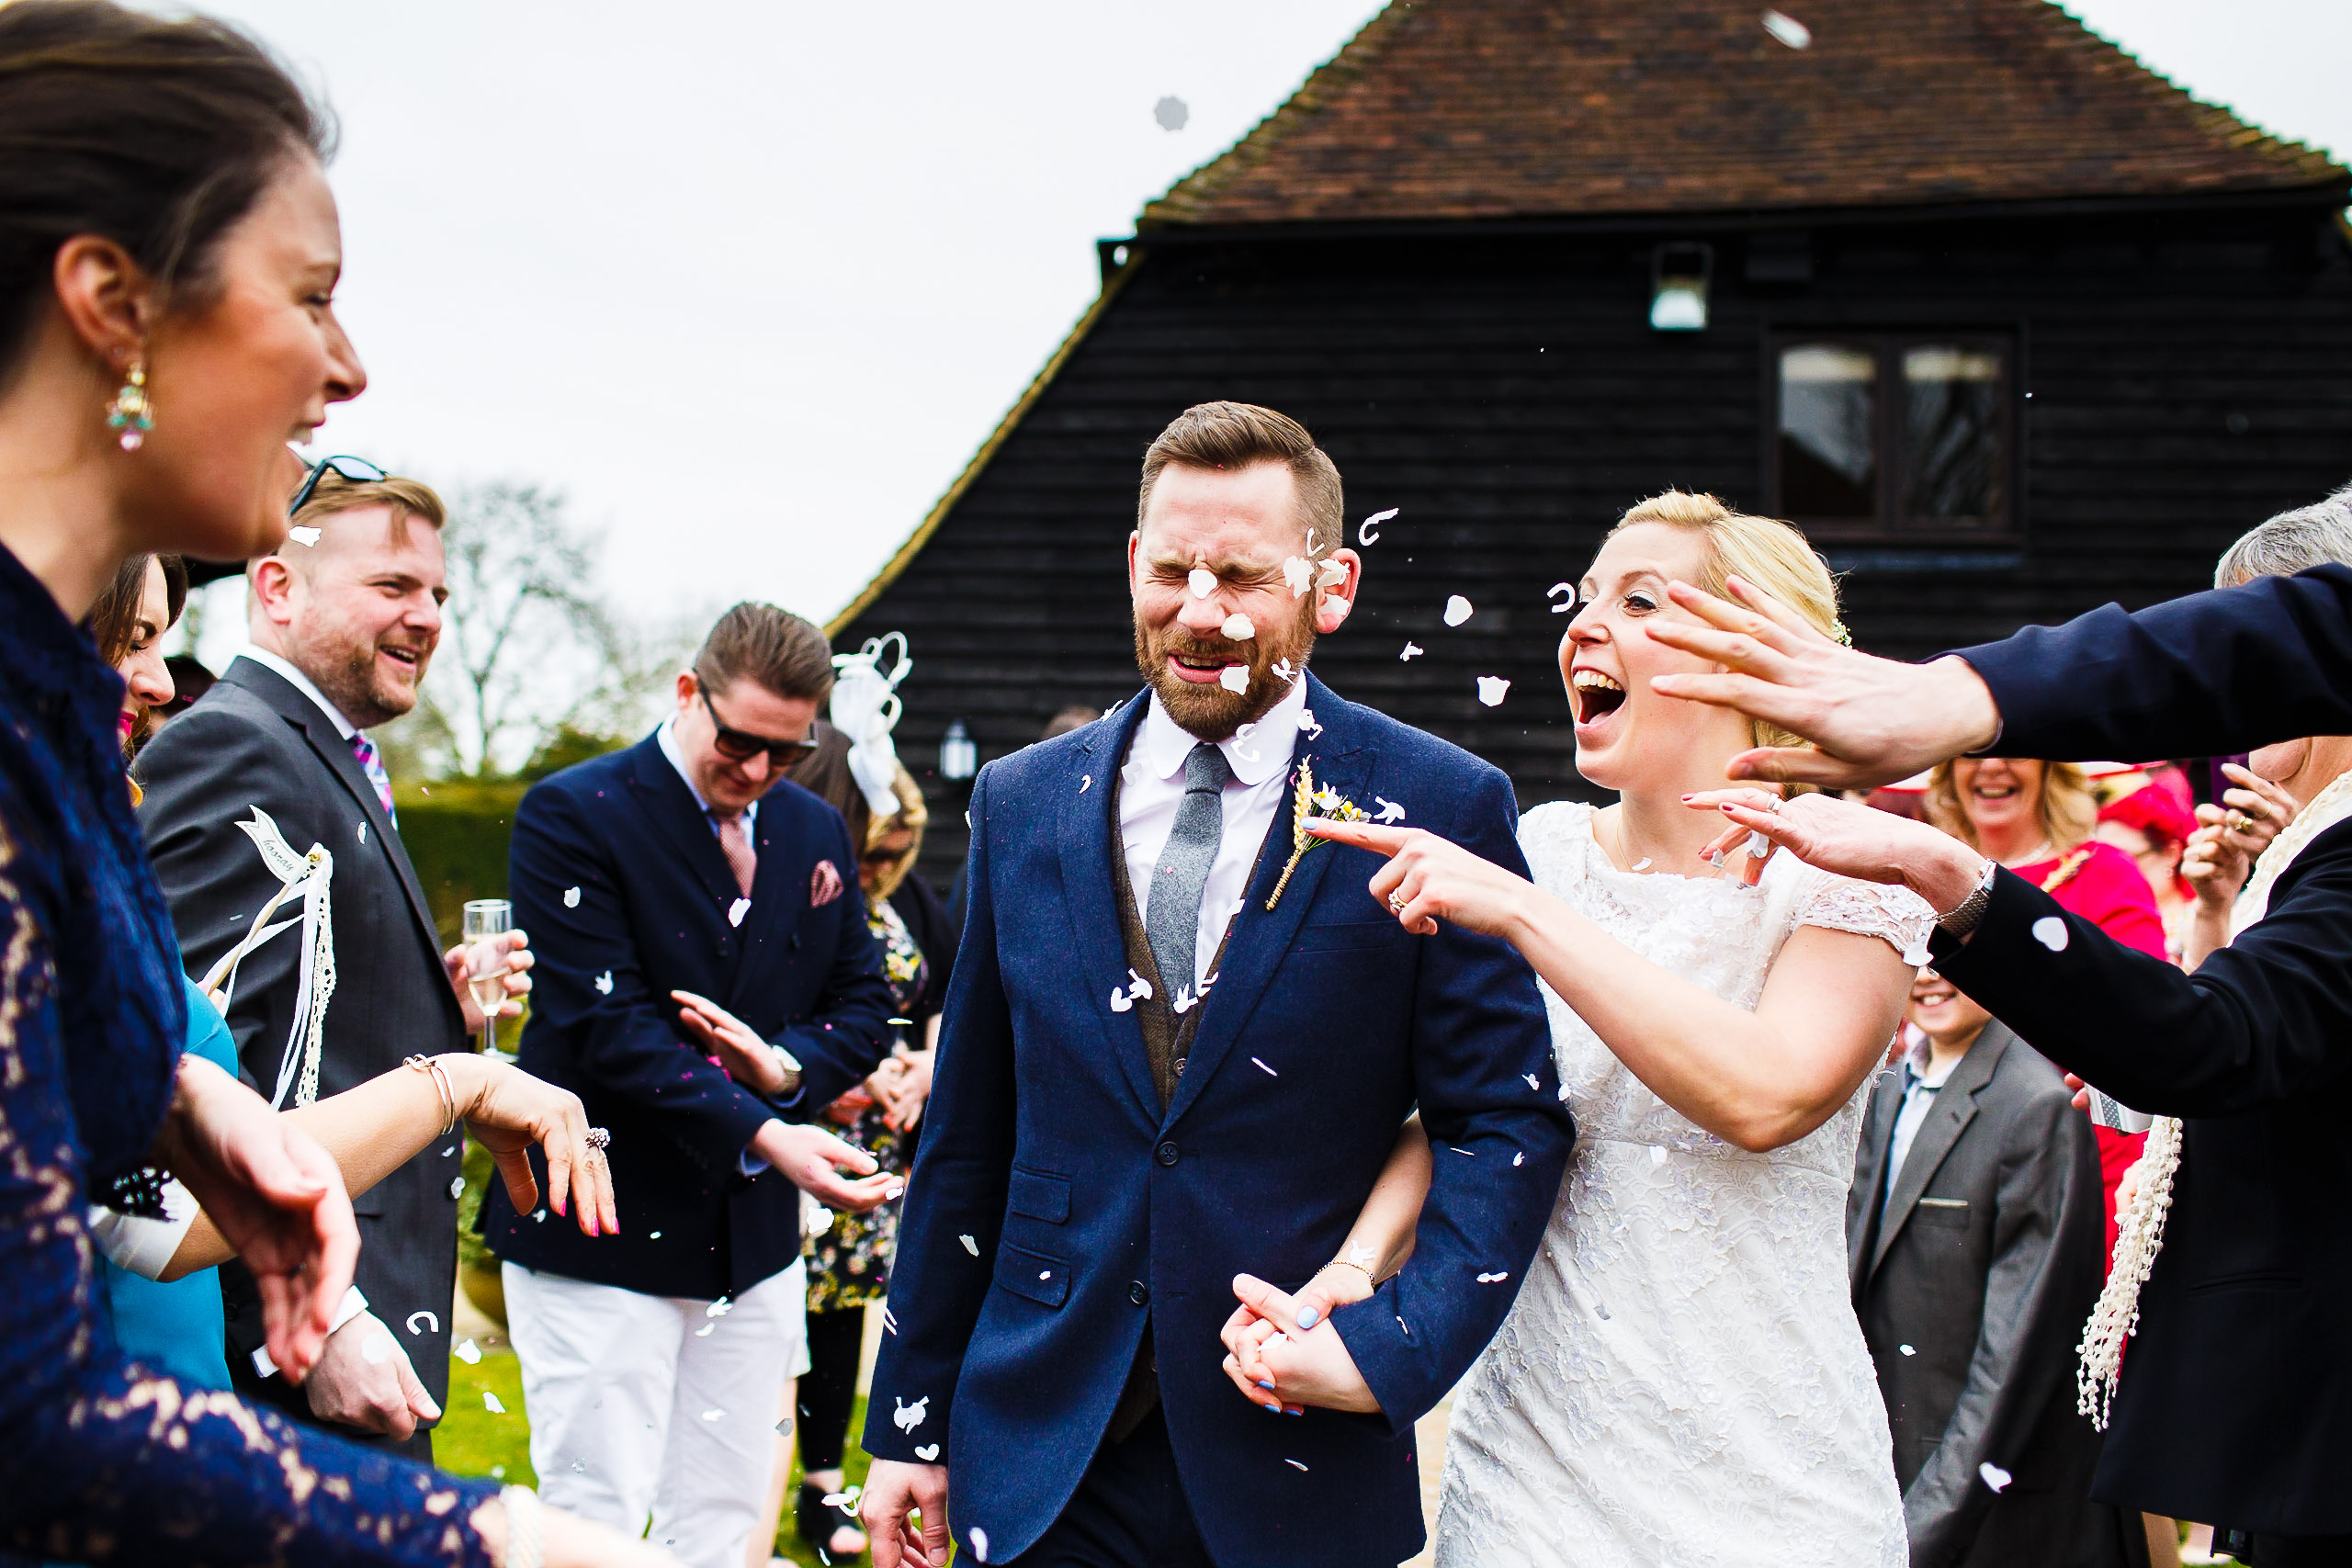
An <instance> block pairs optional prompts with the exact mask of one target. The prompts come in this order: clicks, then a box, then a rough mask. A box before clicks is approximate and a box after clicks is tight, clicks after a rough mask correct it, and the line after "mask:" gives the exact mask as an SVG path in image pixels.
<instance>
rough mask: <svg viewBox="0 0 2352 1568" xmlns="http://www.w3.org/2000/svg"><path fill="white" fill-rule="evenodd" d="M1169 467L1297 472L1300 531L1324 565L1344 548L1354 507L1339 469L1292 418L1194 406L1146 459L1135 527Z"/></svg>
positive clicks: (1251, 409) (1247, 406)
mask: <svg viewBox="0 0 2352 1568" xmlns="http://www.w3.org/2000/svg"><path fill="white" fill-rule="evenodd" d="M1170 463H1180V464H1182V465H1183V466H1184V467H1185V468H1209V469H1216V470H1222V471H1226V472H1235V471H1238V470H1239V469H1242V468H1249V467H1250V465H1252V464H1254V463H1280V464H1282V465H1283V467H1284V468H1288V469H1289V470H1290V477H1291V483H1292V485H1293V486H1294V487H1295V490H1296V491H1297V494H1298V513H1299V517H1298V525H1299V529H1300V532H1301V534H1302V536H1303V535H1304V534H1305V533H1306V531H1307V530H1309V529H1311V530H1313V532H1314V535H1315V547H1314V549H1313V550H1312V551H1310V552H1309V553H1310V554H1311V555H1312V556H1313V557H1314V558H1317V559H1318V560H1319V559H1321V558H1323V557H1325V556H1328V555H1329V554H1330V553H1331V552H1332V551H1333V550H1335V549H1337V548H1339V547H1340V544H1341V543H1342V541H1343V538H1344V536H1345V534H1346V532H1347V508H1346V504H1345V501H1344V498H1343V497H1342V496H1341V494H1340V469H1339V465H1337V464H1336V463H1334V462H1332V461H1331V458H1330V455H1329V453H1327V452H1325V451H1324V450H1323V448H1321V447H1320V446H1317V445H1315V437H1313V436H1312V435H1309V434H1306V426H1305V425H1303V424H1301V423H1298V421H1296V420H1295V419H1293V418H1291V417H1290V416H1289V415H1288V414H1282V413H1276V412H1274V411H1273V410H1272V409H1265V408H1260V407H1259V406H1258V405H1257V404H1255V403H1194V404H1193V406H1192V407H1191V408H1188V409H1186V410H1185V411H1184V412H1182V413H1180V414H1178V415H1177V416H1176V418H1175V420H1174V421H1173V422H1172V423H1170V425H1169V426H1168V428H1167V429H1165V430H1163V431H1161V432H1160V433H1159V437H1158V438H1157V439H1156V440H1154V441H1153V442H1152V444H1151V446H1149V447H1148V449H1147V450H1146V451H1145V453H1144V455H1143V484H1142V486H1141V488H1140V489H1139V490H1138V491H1137V492H1136V528H1137V529H1138V530H1140V529H1141V528H1142V527H1143V514H1144V513H1145V511H1146V510H1147V509H1148V507H1149V506H1150V505H1151V487H1152V486H1153V485H1154V484H1155V483H1157V482H1158V480H1159V471H1160V470H1161V469H1162V468H1166V467H1168V465H1170Z"/></svg>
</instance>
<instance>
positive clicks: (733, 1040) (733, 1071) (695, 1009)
mask: <svg viewBox="0 0 2352 1568" xmlns="http://www.w3.org/2000/svg"><path fill="white" fill-rule="evenodd" d="M670 999H671V1000H672V1001H673V1002H676V1003H677V1004H678V1005H679V1007H680V1008H681V1009H682V1011H681V1012H680V1013H679V1014H678V1021H679V1022H680V1023H682V1024H684V1026H685V1030H686V1032H687V1033H689V1034H691V1035H693V1036H694V1037H695V1043H698V1044H700V1045H701V1046H703V1047H704V1048H705V1049H706V1050H707V1051H708V1052H709V1053H710V1055H714V1056H716V1057H718V1065H719V1066H720V1067H721V1068H723V1069H724V1070H725V1071H726V1074H727V1076H728V1077H730V1078H733V1079H734V1080H735V1081H736V1082H737V1083H739V1084H742V1085H744V1086H745V1087H746V1088H748V1089H751V1090H752V1092H753V1093H754V1094H760V1095H775V1094H779V1093H781V1092H783V1089H784V1086H785V1068H784V1064H783V1063H781V1062H779V1061H777V1060H776V1055H775V1048H774V1047H773V1046H771V1045H769V1043H767V1042H766V1041H764V1040H763V1039H761V1038H760V1035H759V1032H758V1031H757V1030H754V1029H753V1028H752V1026H751V1025H750V1024H748V1023H745V1022H744V1021H742V1020H741V1019H740V1018H737V1017H736V1016H735V1015H734V1014H733V1013H731V1012H729V1011H728V1010H726V1009H725V1008H723V1007H720V1006H719V1005H718V1003H717V1002H715V1001H712V1000H711V999H710V998H707V997H698V996H696V995H695V993H694V992H692V991H672V992H671V993H670Z"/></svg>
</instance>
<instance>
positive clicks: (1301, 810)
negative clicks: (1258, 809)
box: [1266, 757, 1370, 910]
mask: <svg viewBox="0 0 2352 1568" xmlns="http://www.w3.org/2000/svg"><path fill="white" fill-rule="evenodd" d="M1317 818H1321V819H1322V820H1324V821H1327V822H1364V821H1369V820H1370V818H1369V817H1368V815H1367V814H1366V813H1365V812H1364V811H1363V808H1362V807H1359V806H1357V805H1356V803H1355V802H1354V801H1352V800H1350V799H1349V798H1348V797H1347V796H1346V795H1341V794H1340V792H1339V791H1337V790H1335V789H1332V788H1330V787H1329V786H1328V785H1327V786H1326V787H1324V788H1322V789H1317V788H1316V787H1315V766H1314V759H1312V758H1309V757H1301V758H1300V759H1299V760H1298V784H1297V787H1296V788H1295V789H1293V790H1292V791H1291V795H1290V861H1289V863H1287V864H1285V865H1284V866H1283V874H1282V880H1281V881H1279V882H1277V883H1275V884H1274V890H1273V892H1272V894H1270V895H1268V896H1267V898H1266V908H1268V909H1269V910H1271V909H1272V908H1273V907H1274V906H1275V905H1276V904H1279V903H1281V902H1282V897H1283V888H1285V887H1288V886H1290V874H1291V873H1292V872H1294V871H1296V870H1297V869H1298V863H1299V862H1300V861H1303V860H1305V859H1306V852H1307V851H1309V850H1311V849H1313V848H1314V847H1315V846H1316V845H1317V844H1320V843H1324V842H1327V841H1328V840H1322V839H1318V838H1317V837H1316V836H1315V835H1314V834H1312V833H1310V832H1308V831H1307V830H1306V825H1307V824H1308V823H1309V822H1312V821H1315V820H1316V819H1317Z"/></svg>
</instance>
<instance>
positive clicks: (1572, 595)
mask: <svg viewBox="0 0 2352 1568" xmlns="http://www.w3.org/2000/svg"><path fill="white" fill-rule="evenodd" d="M1563 593H1565V594H1566V595H1567V597H1566V599H1564V600H1561V602H1560V603H1559V604H1555V605H1553V606H1552V614H1554V615H1569V614H1572V613H1573V612H1574V611H1575V610H1576V607H1577V590H1576V584H1574V583H1572V582H1555V583H1554V584H1552V586H1551V587H1549V588H1546V589H1545V590H1544V598H1546V599H1558V598H1559V597H1560V595H1561V594H1563Z"/></svg>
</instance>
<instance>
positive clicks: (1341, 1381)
mask: <svg viewBox="0 0 2352 1568" xmlns="http://www.w3.org/2000/svg"><path fill="white" fill-rule="evenodd" d="M1332 1272H1334V1273H1352V1272H1354V1270H1352V1269H1334V1270H1332ZM1335 1283H1336V1282H1335ZM1233 1293H1234V1295H1235V1296H1236V1297H1238V1298H1239V1300H1240V1302H1241V1304H1242V1305H1243V1306H1244V1307H1246V1308H1247V1309H1249V1311H1250V1313H1253V1314H1256V1315H1257V1316H1259V1317H1261V1318H1263V1319H1265V1320H1266V1321H1267V1322H1269V1323H1271V1324H1272V1325H1273V1329H1274V1332H1272V1333H1268V1334H1265V1335H1262V1336H1252V1335H1251V1334H1250V1332H1249V1328H1248V1326H1247V1325H1245V1326H1244V1327H1243V1328H1242V1329H1241V1330H1239V1331H1238V1332H1237V1331H1236V1330H1235V1328H1234V1324H1235V1322H1236V1321H1237V1320H1238V1319H1239V1318H1240V1316H1241V1314H1238V1313H1237V1314H1234V1317H1233V1318H1228V1319H1227V1322H1226V1330H1225V1336H1224V1337H1225V1341H1226V1349H1227V1355H1226V1358H1225V1374H1226V1376H1227V1377H1229V1378H1231V1379H1232V1380H1233V1386H1234V1387H1236V1388H1238V1389H1239V1390H1240V1391H1241V1393H1242V1396H1243V1397H1244V1398H1246V1399H1248V1400H1249V1401H1250V1403H1251V1404H1257V1405H1260V1406H1262V1407H1263V1408H1265V1409H1268V1410H1276V1411H1287V1412H1288V1413H1289V1414H1291V1415H1294V1416H1295V1415H1298V1414H1300V1413H1301V1410H1302V1408H1303V1407H1304V1406H1306V1405H1309V1404H1312V1405H1314V1406H1316V1407H1317V1409H1321V1410H1348V1411H1354V1412H1356V1413H1358V1414H1363V1415H1369V1414H1372V1413H1374V1412H1376V1411H1377V1410H1379V1408H1380V1401H1379V1400H1377V1399H1375V1398H1374V1397H1373V1393H1372V1389H1371V1387H1370V1386H1369V1385H1368V1384H1366V1383H1365V1382H1364V1381H1363V1373H1362V1372H1361V1371H1357V1370H1356V1362H1355V1358H1354V1357H1353V1356H1351V1355H1349V1354H1348V1347H1347V1342H1346V1341H1345V1340H1342V1339H1341V1338H1340V1331H1339V1330H1338V1329H1336V1328H1334V1327H1332V1326H1331V1318H1330V1314H1329V1310H1328V1309H1327V1308H1324V1307H1321V1306H1318V1305H1317V1304H1316V1303H1315V1299H1314V1298H1313V1297H1310V1296H1309V1295H1308V1294H1307V1292H1305V1291H1302V1292H1299V1293H1298V1294H1297V1295H1295V1296H1290V1295H1285V1294H1283V1292H1280V1291H1278V1290H1276V1289H1274V1287H1273V1286H1272V1285H1269V1284H1268V1283H1266V1282H1265V1281H1264V1280H1261V1279H1258V1278H1256V1277H1255V1276H1253V1275H1250V1274H1237V1275H1235V1276H1234V1279H1233Z"/></svg>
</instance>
